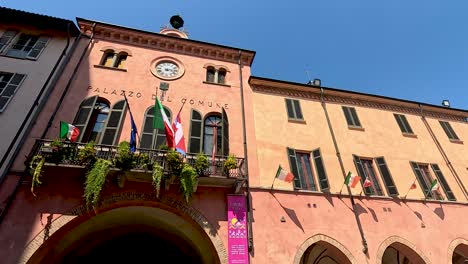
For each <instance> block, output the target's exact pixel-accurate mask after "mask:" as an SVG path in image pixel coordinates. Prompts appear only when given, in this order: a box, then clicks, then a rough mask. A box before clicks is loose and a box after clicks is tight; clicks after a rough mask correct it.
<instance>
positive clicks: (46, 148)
mask: <svg viewBox="0 0 468 264" xmlns="http://www.w3.org/2000/svg"><path fill="white" fill-rule="evenodd" d="M52 142H53V141H52V140H47V139H38V140H36V143H35V145H34V148H33V151H32V153H31V157H33V156H35V155H40V156H42V157H44V159H45V161H46V165H51V164H54V163H55V164H56V165H68V166H77V167H83V168H84V167H85V166H86V165H88V164H87V161H86V160H82V159H80V156H79V153H80V150H82V149H84V148H85V146H86V143H69V142H64V143H63V147H62V148H61V154H60V156H59V157H57V155H56V149H54V146H53V144H52ZM118 149H119V147H117V146H110V145H94V150H95V157H96V158H99V159H105V160H109V161H113V160H114V159H115V158H116V156H117V155H118ZM134 154H135V155H136V159H137V162H136V164H135V166H134V167H133V169H134V170H151V168H150V166H148V164H151V165H152V164H156V165H160V166H162V167H163V168H164V170H165V171H166V172H168V171H169V169H168V163H167V160H166V156H167V151H166V150H156V149H137V150H136V151H135V153H134ZM138 154H146V155H145V159H146V158H147V161H146V162H145V163H139V162H138V156H139V155H138ZM196 156H197V154H194V153H187V154H186V155H185V157H184V161H185V162H186V163H188V164H190V165H192V166H193V165H194V164H195V161H196ZM205 156H206V157H207V159H208V163H209V166H208V168H207V169H205V170H204V171H203V172H202V173H201V174H200V176H220V177H225V178H234V179H243V178H244V177H245V174H244V171H245V169H244V168H245V163H244V159H243V158H237V157H236V158H235V160H236V164H237V166H236V168H235V169H230V170H226V169H225V166H224V163H225V161H226V159H227V157H226V156H215V158H214V160H213V159H212V157H211V155H205Z"/></svg>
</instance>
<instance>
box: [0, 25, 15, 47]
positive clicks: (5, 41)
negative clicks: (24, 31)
mask: <svg viewBox="0 0 468 264" xmlns="http://www.w3.org/2000/svg"><path fill="white" fill-rule="evenodd" d="M16 34H17V32H16V31H12V30H9V31H5V33H3V35H2V37H0V52H2V50H3V49H4V48H6V47H8V45H9V44H10V42H11V40H12V39H13V38H14V37H15V35H16Z"/></svg>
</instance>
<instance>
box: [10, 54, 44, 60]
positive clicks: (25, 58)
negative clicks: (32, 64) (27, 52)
mask: <svg viewBox="0 0 468 264" xmlns="http://www.w3.org/2000/svg"><path fill="white" fill-rule="evenodd" d="M1 56H2V57H7V58H12V59H17V60H29V61H37V59H38V58H28V57H19V56H12V55H7V54H1Z"/></svg>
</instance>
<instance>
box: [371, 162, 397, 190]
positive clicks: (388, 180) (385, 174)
mask: <svg viewBox="0 0 468 264" xmlns="http://www.w3.org/2000/svg"><path fill="white" fill-rule="evenodd" d="M375 161H376V163H377V167H379V171H380V175H381V176H382V178H383V180H384V183H385V187H386V188H387V192H388V195H390V196H397V195H398V190H397V188H396V186H395V183H394V182H393V178H392V175H390V171H389V170H388V167H387V164H386V162H385V159H384V158H383V157H379V158H376V159H375Z"/></svg>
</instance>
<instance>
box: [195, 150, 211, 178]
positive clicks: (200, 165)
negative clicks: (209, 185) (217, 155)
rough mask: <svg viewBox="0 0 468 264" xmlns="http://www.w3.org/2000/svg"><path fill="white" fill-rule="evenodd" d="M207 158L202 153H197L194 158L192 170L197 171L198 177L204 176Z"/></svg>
mask: <svg viewBox="0 0 468 264" xmlns="http://www.w3.org/2000/svg"><path fill="white" fill-rule="evenodd" d="M208 166H209V164H208V158H207V157H206V156H205V154H203V153H198V154H197V157H196V158H195V164H194V165H193V167H194V169H195V170H196V171H197V173H198V175H199V176H205V170H206V169H208Z"/></svg>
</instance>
